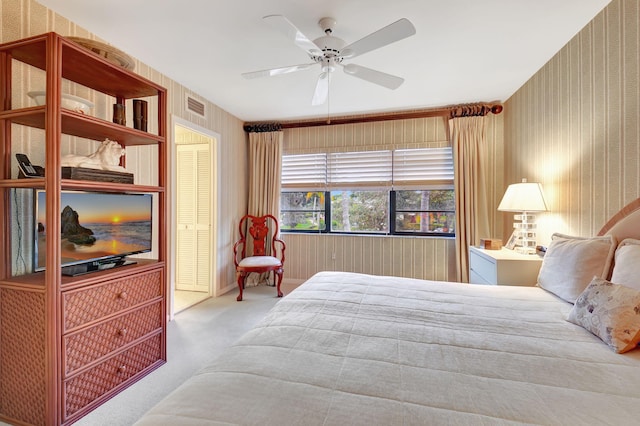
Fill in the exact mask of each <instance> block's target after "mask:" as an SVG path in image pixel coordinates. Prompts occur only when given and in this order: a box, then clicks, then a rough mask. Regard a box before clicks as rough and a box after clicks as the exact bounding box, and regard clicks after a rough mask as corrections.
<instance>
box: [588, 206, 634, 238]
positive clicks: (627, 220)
mask: <svg viewBox="0 0 640 426" xmlns="http://www.w3.org/2000/svg"><path fill="white" fill-rule="evenodd" d="M598 235H613V236H614V237H616V240H617V241H618V242H620V241H622V240H624V239H625V238H636V239H640V198H638V199H636V200H634V201H632V202H630V203H629V204H627V205H626V206H624V207H623V208H622V210H620V211H619V212H618V213H616V214H615V215H613V217H612V218H611V219H609V221H608V222H607V223H606V224H605V225H604V226H603V227H602V229H601V230H600V232H598Z"/></svg>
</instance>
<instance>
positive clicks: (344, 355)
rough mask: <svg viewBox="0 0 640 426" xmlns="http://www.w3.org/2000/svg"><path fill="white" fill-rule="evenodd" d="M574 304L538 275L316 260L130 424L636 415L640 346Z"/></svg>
mask: <svg viewBox="0 0 640 426" xmlns="http://www.w3.org/2000/svg"><path fill="white" fill-rule="evenodd" d="M570 309H571V305H569V304H567V303H566V302H564V301H561V300H560V299H558V298H556V297H555V296H553V295H551V294H549V293H547V292H545V291H544V290H542V289H540V288H536V287H505V286H478V285H465V284H455V283H441V282H431V281H421V280H411V279H403V278H392V277H378V276H370V275H361V274H351V273H337V272H322V273H320V274H317V275H315V276H314V277H312V278H311V279H310V280H309V281H308V282H306V283H305V284H303V285H302V286H300V287H299V288H298V289H297V290H295V291H294V292H292V293H291V294H290V295H288V296H287V297H285V298H284V299H283V300H281V301H280V302H279V303H278V304H277V305H276V306H275V307H274V308H273V310H272V311H271V312H270V313H269V314H268V315H267V316H266V317H265V318H264V320H263V321H262V322H261V323H260V324H259V325H258V326H256V327H255V329H253V330H252V331H250V332H248V333H247V334H246V335H245V336H244V337H243V338H241V339H240V340H239V341H238V342H237V343H236V344H235V345H234V346H232V347H231V348H229V350H228V351H227V352H226V353H225V354H224V355H223V356H222V357H220V358H219V359H218V360H217V361H215V362H214V363H213V364H212V365H210V366H208V367H207V368H205V369H203V370H202V371H201V372H199V373H198V374H196V375H195V376H194V377H192V378H191V379H189V380H188V381H187V382H186V383H185V384H184V385H182V386H181V387H179V388H178V389H176V390H175V391H174V392H173V393H172V394H171V395H169V396H168V397H167V398H166V399H165V400H164V401H162V402H161V403H160V404H159V405H157V406H156V407H155V408H153V409H152V410H151V411H150V412H148V413H147V414H146V415H145V416H144V417H143V418H142V419H141V420H140V421H139V422H138V425H154V426H155V425H202V424H248V425H279V426H280V425H367V426H371V425H424V424H427V425H436V424H472V425H477V424H491V425H494V424H522V423H525V424H527V423H532V424H556V425H588V424H611V425H627V424H629V425H631V424H639V423H638V422H639V421H640V420H638V419H640V350H635V351H632V352H629V353H627V354H624V355H618V354H616V353H614V352H613V351H611V350H610V349H609V348H608V347H607V346H606V345H605V344H604V343H602V342H601V341H600V340H599V339H598V338H596V337H595V336H593V335H591V334H590V333H589V332H587V331H585V330H584V329H582V328H580V327H578V326H576V325H574V324H571V323H569V322H567V321H565V318H566V317H567V314H568V312H569V310H570ZM212 338H215V336H212Z"/></svg>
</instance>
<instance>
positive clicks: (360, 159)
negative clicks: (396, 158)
mask: <svg viewBox="0 0 640 426" xmlns="http://www.w3.org/2000/svg"><path fill="white" fill-rule="evenodd" d="M392 167H393V163H392V154H391V151H360V152H334V153H331V154H329V158H328V173H327V174H328V179H327V180H328V184H329V187H330V188H332V189H350V188H354V187H362V186H367V187H381V186H391V180H392V179H391V178H392Z"/></svg>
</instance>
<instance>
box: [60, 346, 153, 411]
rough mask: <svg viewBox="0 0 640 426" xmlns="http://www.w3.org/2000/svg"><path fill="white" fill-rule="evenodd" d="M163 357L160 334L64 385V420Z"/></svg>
mask: <svg viewBox="0 0 640 426" xmlns="http://www.w3.org/2000/svg"><path fill="white" fill-rule="evenodd" d="M161 354H162V335H161V334H156V335H155V336H152V337H150V338H149V339H147V340H145V341H143V342H142V343H140V344H139V345H136V346H134V347H133V348H131V349H129V350H127V351H125V352H122V353H120V354H118V355H115V356H113V357H112V358H109V359H108V360H106V361H104V362H103V363H101V364H98V365H97V366H96V367H94V368H92V369H91V370H88V371H87V372H85V373H82V374H80V375H78V376H76V377H74V378H72V379H70V380H66V381H65V382H64V395H63V397H64V414H65V415H64V419H65V420H66V419H68V418H69V416H71V415H73V413H75V412H77V411H78V410H80V409H82V408H83V407H85V406H87V405H88V404H90V403H91V402H92V401H94V400H96V399H97V398H99V397H101V396H102V395H104V394H106V393H107V392H109V391H110V390H112V389H114V388H115V387H117V386H118V385H120V384H122V383H124V382H125V381H127V380H129V379H131V378H132V377H134V376H135V375H136V374H138V373H140V372H141V371H143V370H144V369H146V368H147V367H150V366H151V365H152V364H153V363H155V362H156V361H158V360H160V359H161V358H160V357H161Z"/></svg>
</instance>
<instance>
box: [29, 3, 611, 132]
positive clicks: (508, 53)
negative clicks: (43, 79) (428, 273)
mask: <svg viewBox="0 0 640 426" xmlns="http://www.w3.org/2000/svg"><path fill="white" fill-rule="evenodd" d="M38 1H39V3H42V4H43V5H45V6H47V7H48V8H50V9H52V10H53V11H55V12H57V13H59V14H60V15H62V16H64V17H66V18H68V19H70V20H71V21H72V22H75V23H76V24H78V25H80V26H81V27H83V28H85V29H87V30H89V31H90V32H92V33H93V34H95V35H97V36H98V37H100V38H102V39H104V40H105V41H107V42H108V43H110V44H112V45H114V46H115V47H117V48H119V49H121V50H123V51H125V52H126V53H128V54H130V55H132V56H134V57H136V58H138V59H140V60H141V61H142V62H144V63H146V64H147V65H149V66H151V67H153V68H154V69H156V70H158V71H160V72H161V73H163V74H165V75H166V76H168V77H170V78H171V79H172V80H175V81H177V82H179V83H180V84H182V85H183V86H185V87H187V88H189V89H190V90H192V91H194V92H195V93H197V94H198V95H200V96H202V97H204V98H206V99H208V100H209V101H211V102H213V103H215V104H216V105H218V106H220V107H221V108H223V109H225V110H226V111H228V112H230V113H231V114H233V115H235V116H237V117H238V118H240V119H242V120H244V121H268V120H288V119H300V118H312V117H326V116H327V113H328V111H329V112H330V114H331V116H336V115H347V114H359V113H372V112H382V111H402V110H411V109H421V108H430V107H437V106H446V105H453V104H460V103H469V102H480V101H486V102H490V101H505V100H507V99H508V98H509V97H510V96H511V95H512V94H513V93H514V92H515V91H516V90H517V89H518V88H519V87H520V86H522V85H523V84H524V83H525V82H526V81H527V80H528V79H529V78H530V77H531V76H532V75H533V74H534V73H535V72H536V71H537V70H538V69H540V68H541V67H542V66H543V65H544V64H545V63H546V62H547V61H548V60H549V59H550V58H551V57H552V56H553V55H554V54H555V53H556V52H557V51H558V50H560V48H562V46H564V45H565V44H566V43H567V42H568V41H569V40H570V39H571V38H572V37H573V36H574V35H575V34H576V33H577V32H578V31H579V30H580V29H581V28H582V27H584V26H585V25H586V24H587V23H588V22H589V21H590V20H591V19H592V18H593V17H594V16H595V15H596V14H597V13H598V12H599V11H600V10H602V8H604V6H606V4H607V3H609V0H560V1H559V0H535V1H531V0H482V1H479V0H447V1H442V0H304V1H302V0H235V1H223V0H180V1H176V0H156V1H154V2H149V1H131V0H103V1H98V0H96V1H87V0H38ZM271 14H281V15H284V16H286V17H287V18H288V19H289V20H290V21H291V22H292V23H294V24H295V25H296V26H297V27H298V28H299V29H300V30H301V31H302V32H303V33H304V34H305V35H306V36H308V37H309V38H310V39H312V40H313V39H315V38H317V37H320V36H322V35H324V34H323V33H322V30H321V29H320V27H319V26H318V25H317V22H318V20H319V19H320V18H322V17H325V16H330V17H333V18H334V19H336V21H337V26H336V28H335V30H334V33H333V35H335V36H337V37H340V38H342V39H343V40H345V41H346V42H347V44H349V43H351V42H354V41H356V40H358V39H360V38H362V37H364V36H366V35H368V34H369V33H371V32H373V31H376V30H378V29H380V28H382V27H384V26H386V25H388V24H390V23H392V22H394V21H396V20H398V19H400V18H403V17H405V18H408V19H409V20H410V21H411V22H412V23H413V25H414V26H415V27H416V35H414V36H412V37H410V38H407V39H405V40H401V41H399V42H397V43H394V44H391V45H389V46H386V47H383V48H381V49H378V50H376V51H373V52H369V53H366V54H363V55H362V56H359V57H357V58H354V59H353V61H352V62H353V63H356V64H358V65H362V66H365V67H368V68H373V69H376V70H379V71H383V72H386V73H389V74H394V75H397V76H400V77H403V78H404V79H405V82H404V84H403V85H402V86H401V87H400V88H398V89H397V90H394V91H392V90H389V89H385V88H383V87H379V86H376V85H373V84H371V83H368V82H366V81H363V80H360V79H357V78H354V77H352V76H349V75H347V74H345V73H343V72H342V71H341V70H340V69H338V70H337V71H336V72H335V73H334V75H333V77H332V82H331V89H330V100H329V104H328V106H327V104H325V105H321V106H315V107H312V106H311V97H312V96H313V90H314V88H315V83H316V79H317V76H318V74H319V73H320V69H319V66H314V67H312V68H311V69H307V70H305V71H299V72H297V73H293V74H287V75H280V76H276V77H271V78H262V79H254V80H247V79H244V78H243V77H241V75H240V74H241V73H243V72H249V71H257V70H262V69H267V68H275V67H281V66H287V65H296V64H303V63H308V62H310V61H309V58H308V56H307V55H306V54H305V52H304V51H303V50H301V49H300V48H298V47H296V46H295V45H294V44H292V43H291V42H289V41H288V40H287V39H286V38H285V37H284V36H283V35H281V34H280V33H278V32H276V31H275V30H274V29H273V28H271V27H270V26H269V25H267V24H266V23H265V22H264V21H263V20H262V17H263V16H265V15H271Z"/></svg>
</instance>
